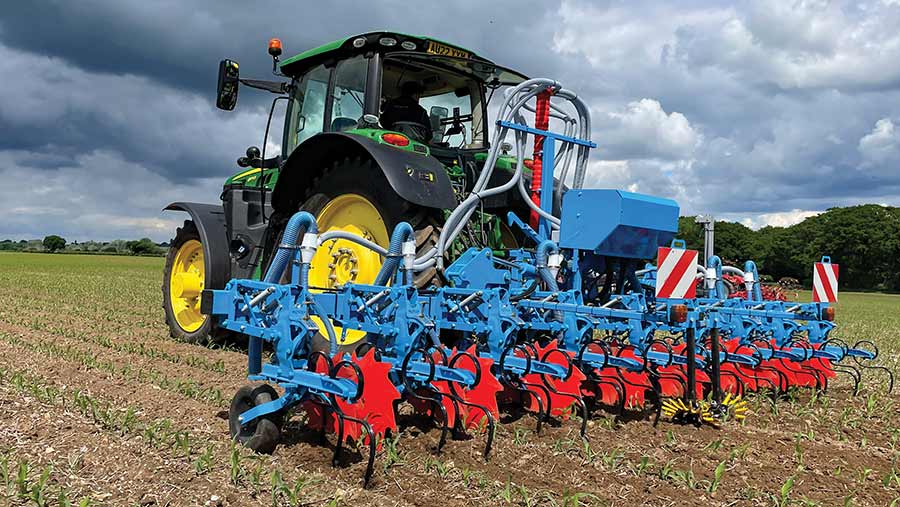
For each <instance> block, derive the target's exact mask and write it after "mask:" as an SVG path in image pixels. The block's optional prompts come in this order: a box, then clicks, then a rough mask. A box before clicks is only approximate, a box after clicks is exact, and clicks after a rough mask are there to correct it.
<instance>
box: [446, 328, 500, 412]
mask: <svg viewBox="0 0 900 507" xmlns="http://www.w3.org/2000/svg"><path fill="white" fill-rule="evenodd" d="M473 358H474V359H475V361H478V368H476V366H475V364H474V363H473V362H472V359H473ZM450 364H453V365H454V367H456V368H461V369H463V370H466V371H469V372H472V373H475V372H476V369H480V370H481V372H480V376H481V378H480V379H479V381H478V383H477V384H475V385H474V386H472V388H471V389H465V387H463V386H459V387H458V389H456V393H457V394H458V395H460V397H461V398H462V399H464V400H465V401H466V402H467V403H471V404H473V405H478V406H480V407H484V408H486V409H487V410H488V412H490V413H491V415H493V416H494V419H498V418H499V417H500V409H499V408H498V407H497V394H498V393H499V392H500V391H502V390H503V385H501V384H500V381H499V380H497V377H495V376H494V373H493V372H492V371H491V368H492V367H493V366H494V360H493V359H490V358H487V357H480V356H479V355H478V353H477V352H476V351H475V346H474V345H472V346H471V347H469V349H468V350H467V351H466V354H460V353H458V352H457V351H456V349H453V356H451V358H450ZM465 408H466V409H467V410H466V417H465V421H464V422H465V425H466V428H467V429H472V428H476V427H478V426H480V425H481V423H482V421H483V420H484V419H485V418H486V417H487V414H485V413H484V411H483V410H482V409H480V408H477V407H471V406H469V407H465Z"/></svg>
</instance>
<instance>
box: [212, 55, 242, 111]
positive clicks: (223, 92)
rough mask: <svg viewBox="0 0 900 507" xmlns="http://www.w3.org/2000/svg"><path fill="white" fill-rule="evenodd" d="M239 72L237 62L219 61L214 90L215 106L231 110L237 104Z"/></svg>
mask: <svg viewBox="0 0 900 507" xmlns="http://www.w3.org/2000/svg"><path fill="white" fill-rule="evenodd" d="M239 84H240V73H239V72H238V64H237V62H235V61H232V60H222V61H221V62H219V86H218V88H217V91H216V107H218V108H219V109H222V110H225V111H231V110H233V109H234V106H235V105H237V98H238V86H239Z"/></svg>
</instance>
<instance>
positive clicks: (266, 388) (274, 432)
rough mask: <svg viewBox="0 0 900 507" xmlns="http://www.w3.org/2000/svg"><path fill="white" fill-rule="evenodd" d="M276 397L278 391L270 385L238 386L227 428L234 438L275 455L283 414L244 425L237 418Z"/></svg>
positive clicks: (270, 415)
mask: <svg viewBox="0 0 900 507" xmlns="http://www.w3.org/2000/svg"><path fill="white" fill-rule="evenodd" d="M277 398H278V393H277V392H276V391H275V389H274V388H273V387H272V386H270V385H268V384H262V385H259V386H253V385H245V386H243V387H241V388H240V389H238V391H237V393H235V395H234V398H233V399H232V400H231V407H230V408H229V409H228V431H229V433H230V434H231V438H232V439H233V440H234V441H235V442H238V443H240V444H241V445H243V446H245V447H247V448H250V449H253V450H254V451H256V452H258V453H261V454H272V452H274V451H275V447H277V446H278V441H279V440H280V439H281V414H280V413H276V414H268V415H265V416H263V417H259V418H257V419H255V420H254V421H253V422H251V423H250V424H245V425H241V423H240V421H239V420H238V418H239V417H240V415H241V414H242V413H244V412H246V411H247V410H250V409H251V408H253V407H255V406H257V405H262V404H264V403H268V402H270V401H273V400H275V399H277Z"/></svg>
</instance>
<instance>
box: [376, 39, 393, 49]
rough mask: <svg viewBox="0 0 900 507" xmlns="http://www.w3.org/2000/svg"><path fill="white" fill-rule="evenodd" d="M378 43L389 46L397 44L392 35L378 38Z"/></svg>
mask: <svg viewBox="0 0 900 507" xmlns="http://www.w3.org/2000/svg"><path fill="white" fill-rule="evenodd" d="M378 43H379V44H381V45H382V46H386V47H391V46H396V45H397V39H395V38H393V37H382V38H380V39H378Z"/></svg>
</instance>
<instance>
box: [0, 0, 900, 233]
mask: <svg viewBox="0 0 900 507" xmlns="http://www.w3.org/2000/svg"><path fill="white" fill-rule="evenodd" d="M897 26H900V2H897V1H895V0H872V1H866V2H818V1H814V0H813V1H804V2H781V1H777V0H771V1H765V2H752V3H747V4H739V5H738V6H730V5H726V4H723V3H721V2H714V1H709V2H706V1H699V0H696V1H695V0H692V1H689V2H678V3H677V4H674V3H673V4H661V3H658V2H641V1H637V2H626V3H623V2H618V1H594V2H589V1H563V2H560V3H553V2H539V1H535V0H529V1H516V2H513V1H510V2H484V1H474V0H463V1H460V2H441V3H431V2H419V3H413V4H410V3H409V2H401V1H399V0H391V1H388V2H317V3H314V4H313V3H308V2H296V1H292V2H265V3H258V4H252V5H250V6H249V7H248V4H247V3H245V2H219V1H212V0H209V1H199V2H174V1H162V2H136V1H113V0H106V1H101V0H87V1H82V2H63V1H35V2H5V3H3V5H2V6H0V73H2V75H3V76H4V77H5V79H3V80H2V81H0V163H2V165H0V181H3V183H2V184H0V199H2V201H0V202H3V204H2V206H3V211H6V212H7V213H5V216H8V217H11V218H10V219H9V220H7V221H6V223H4V224H2V225H0V237H5V236H16V237H34V236H40V235H43V234H46V233H49V232H59V231H61V232H64V233H65V234H68V235H70V236H72V237H73V238H79V239H88V238H92V237H95V238H98V239H110V238H112V237H118V236H127V237H132V236H140V235H150V236H151V237H153V238H154V239H167V238H168V237H169V235H170V234H171V232H170V231H171V230H172V228H173V227H174V225H175V224H177V223H178V221H179V220H180V218H178V217H168V216H167V215H163V214H160V213H159V211H158V210H159V208H160V207H162V206H163V205H165V204H166V202H167V201H169V200H176V199H191V200H201V201H214V200H215V199H216V197H217V194H218V188H217V187H218V186H219V185H220V184H221V181H223V180H224V179H225V178H226V177H227V176H228V175H229V174H231V173H233V172H234V171H235V170H236V169H237V168H236V167H235V165H234V159H235V158H236V157H237V156H239V155H240V154H241V152H242V151H243V150H244V149H245V148H246V147H247V146H248V145H251V144H255V145H259V144H260V142H261V140H262V131H263V129H264V127H265V116H266V113H267V107H268V104H269V100H270V98H271V96H269V95H267V94H262V93H256V92H252V91H249V90H248V91H246V92H242V94H241V101H240V104H239V106H238V109H237V110H236V111H234V112H231V113H226V112H222V111H218V110H216V109H215V108H214V107H213V104H212V102H213V95H214V87H215V72H216V65H217V62H218V60H219V59H220V58H223V57H228V58H233V59H237V60H239V61H240V62H241V73H242V75H244V76H248V77H251V76H252V77H258V78H263V79H265V78H267V77H268V76H270V75H271V74H270V70H271V67H270V60H269V59H268V56H267V55H266V53H265V47H266V41H267V40H268V38H269V37H272V36H278V37H280V38H282V40H283V41H284V45H285V53H286V55H291V54H295V53H298V52H301V51H303V50H306V49H309V48H311V47H314V46H316V45H319V44H322V43H324V42H328V41H330V40H334V39H337V38H340V37H342V36H347V35H350V34H354V33H360V32H365V31H371V30H380V29H386V28H387V29H394V30H398V31H402V32H406V33H422V34H429V35H432V36H434V37H436V38H439V39H444V40H448V41H452V42H455V43H458V44H460V45H462V46H464V47H467V48H469V49H471V50H473V51H475V52H477V53H479V54H481V55H483V56H486V57H488V58H491V59H493V60H495V61H497V62H498V63H502V64H504V65H507V66H510V67H513V68H516V69H519V70H521V71H523V72H525V73H526V74H529V75H535V76H537V75H541V76H549V77H553V78H556V79H559V80H560V81H562V82H563V83H564V84H565V85H566V86H567V88H570V89H573V90H576V91H577V92H578V93H579V94H580V95H581V96H583V97H584V98H585V99H586V100H587V102H588V103H589V104H590V105H591V106H592V109H593V113H594V140H595V141H597V142H598V144H599V145H600V149H599V150H598V151H597V152H596V154H595V155H594V157H593V159H592V163H591V167H592V171H591V174H590V181H591V182H592V183H593V184H596V185H604V186H612V187H619V188H627V189H631V190H635V191H641V192H647V193H652V194H657V195H664V196H668V197H673V198H676V199H678V200H679V202H680V204H681V206H682V210H683V211H684V212H688V213H697V212H711V213H716V214H719V215H721V216H723V217H728V218H732V219H743V220H745V221H746V222H747V223H749V224H752V225H762V224H764V223H786V222H789V221H791V220H795V219H798V218H802V217H803V216H806V215H808V214H809V213H810V212H814V211H817V210H823V209H826V208H828V207H831V206H834V205H847V204H854V203H859V202H883V203H890V204H900V171H898V170H897V168H898V167H900V133H898V132H900V64H898V63H897V62H898V61H900V35H898V33H897V30H896V27H897ZM276 121H277V120H276ZM276 130H277V129H276ZM274 137H275V138H274V139H270V142H271V143H272V144H271V145H272V146H275V145H277V144H278V142H279V141H280V139H278V137H279V136H277V135H276V136H274ZM129 231H131V232H129Z"/></svg>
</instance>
